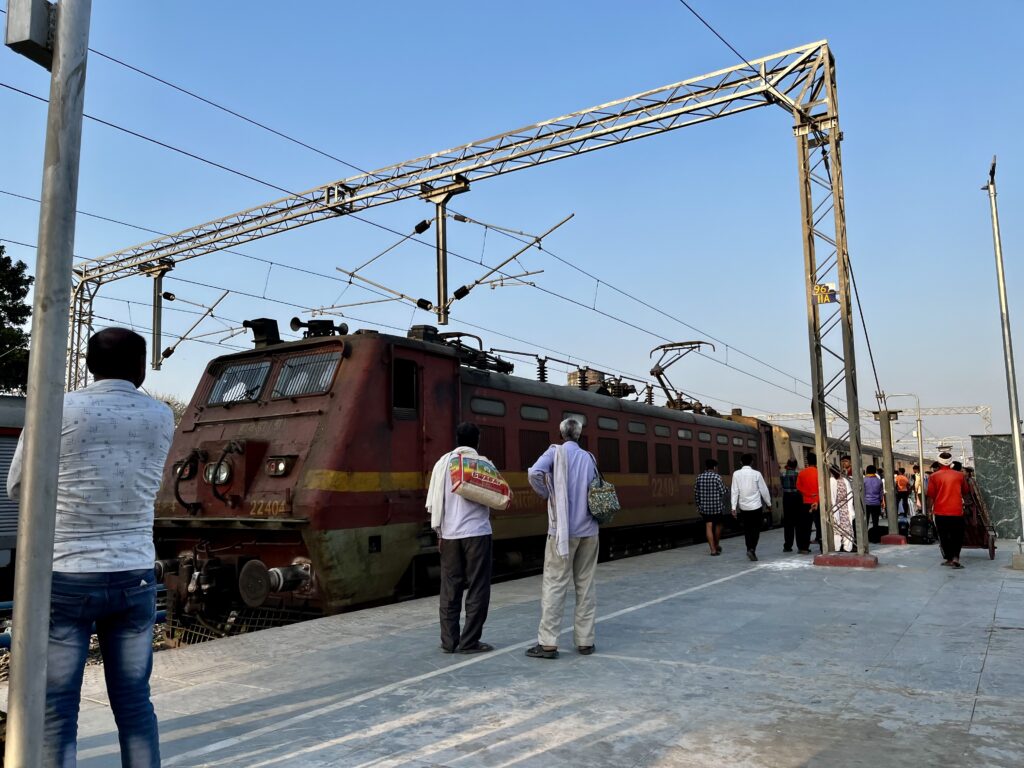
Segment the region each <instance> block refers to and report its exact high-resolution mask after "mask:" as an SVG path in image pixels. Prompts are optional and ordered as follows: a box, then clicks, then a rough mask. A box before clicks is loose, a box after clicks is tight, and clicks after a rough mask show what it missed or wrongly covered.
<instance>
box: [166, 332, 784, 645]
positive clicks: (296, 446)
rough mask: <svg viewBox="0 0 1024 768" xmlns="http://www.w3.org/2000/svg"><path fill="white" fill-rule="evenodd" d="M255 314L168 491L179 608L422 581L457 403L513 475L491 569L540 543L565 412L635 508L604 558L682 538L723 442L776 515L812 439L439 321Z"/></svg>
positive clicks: (303, 604) (730, 461) (261, 604)
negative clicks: (542, 366)
mask: <svg viewBox="0 0 1024 768" xmlns="http://www.w3.org/2000/svg"><path fill="white" fill-rule="evenodd" d="M246 325H247V326H249V327H250V328H251V329H252V330H253V335H254V340H255V347H254V349H252V350H248V351H245V352H240V353H236V354H231V355H226V356H223V357H219V358H216V359H214V360H213V361H211V363H210V364H209V365H208V367H207V370H206V372H205V373H204V375H203V376H202V378H201V380H200V383H199V385H198V388H197V389H196V392H195V394H194V395H193V398H192V400H191V402H190V404H189V406H188V408H187V410H186V412H185V414H184V416H183V418H182V420H181V423H180V424H179V427H178V429H177V431H176V433H175V437H174V442H173V444H172V447H171V452H170V455H169V457H168V461H167V465H166V467H165V469H164V475H163V478H162V484H161V488H160V491H159V493H158V496H157V500H156V516H155V531H154V535H155V541H156V548H157V558H158V561H157V564H156V565H157V571H158V574H159V577H160V578H161V579H162V580H163V581H164V583H165V584H166V587H167V592H168V600H169V609H170V611H171V614H172V615H174V616H175V617H177V618H176V620H177V621H178V622H179V623H180V624H182V625H185V624H187V623H188V622H189V621H192V620H197V621H203V622H206V623H207V624H208V622H209V621H210V619H211V617H217V620H220V621H223V620H224V617H237V616H243V615H245V612H246V611H249V612H250V615H251V614H252V612H254V611H260V612H262V613H263V614H266V613H267V612H271V613H273V612H278V613H279V614H280V615H281V616H285V615H296V614H305V615H324V614H333V613H337V612H340V611H344V610H346V609H350V608H353V607H356V606H363V605H368V604H373V603H379V602H386V601H390V600H394V599H396V598H400V597H404V596H413V595H416V594H424V593H425V592H426V591H428V590H429V589H430V588H431V585H432V583H433V582H434V581H435V580H436V577H437V569H438V554H437V541H436V537H435V536H434V533H433V531H431V529H430V526H429V518H428V516H427V514H426V512H425V509H424V501H425V496H426V487H427V483H428V481H429V476H430V470H431V467H432V466H433V464H434V462H435V461H436V459H437V457H438V456H439V455H441V454H442V453H443V452H444V451H446V450H449V449H450V448H451V444H452V435H453V434H454V428H455V425H456V424H457V423H458V422H459V421H462V420H471V421H474V422H475V423H477V424H478V425H479V427H480V430H481V444H480V452H481V453H482V454H484V455H486V456H488V457H489V458H490V459H491V460H492V461H494V462H495V464H496V465H497V466H498V467H499V469H501V470H502V473H503V475H504V476H505V478H506V479H507V480H508V481H509V483H510V485H511V486H512V488H513V491H514V498H513V503H512V505H511V506H510V507H509V508H508V509H507V510H505V511H504V512H494V513H493V515H492V524H493V529H494V552H495V564H496V572H497V573H514V572H515V571H516V570H517V569H522V568H527V567H530V564H531V563H537V562H539V558H540V557H541V552H542V548H543V540H544V536H545V534H546V532H547V526H548V519H547V511H546V506H545V503H544V502H543V500H541V499H540V498H539V497H537V496H536V495H535V494H534V493H532V491H531V490H530V488H529V485H528V482H527V477H526V470H527V468H528V467H529V466H530V465H531V464H532V463H533V462H534V461H535V460H536V458H537V457H538V456H539V455H540V454H541V453H542V452H543V451H544V450H545V449H546V448H547V447H548V446H549V445H550V444H551V443H552V442H556V441H557V440H558V424H559V422H560V421H561V420H562V419H564V418H567V417H569V416H572V417H574V418H576V419H577V420H579V421H581V422H582V423H583V425H584V430H583V437H582V439H581V441H580V443H581V445H582V446H583V447H585V448H587V449H588V450H590V451H591V452H593V453H594V454H595V456H596V457H597V460H598V463H599V466H600V467H601V470H602V472H603V474H604V476H605V477H606V478H607V479H608V480H609V481H610V482H612V483H613V484H615V486H616V488H617V489H618V491H619V497H620V500H621V503H622V507H623V511H622V512H621V513H620V514H619V515H618V516H617V517H616V519H615V521H614V523H613V524H612V525H611V526H608V527H606V528H603V529H602V532H601V538H602V556H603V557H610V556H618V555H619V554H627V553H634V552H641V551H650V550H652V549H657V548H662V547H664V546H670V545H671V543H672V542H671V541H670V539H671V537H672V535H680V536H681V533H680V532H682V531H685V530H688V528H689V526H691V525H692V523H694V522H695V521H697V520H698V514H697V511H696V509H695V507H694V504H693V482H694V479H695V477H696V474H698V473H699V472H700V471H701V468H702V467H703V464H704V461H705V460H706V459H707V458H710V457H714V458H716V459H717V460H718V462H719V466H720V469H721V471H722V474H723V475H725V476H726V477H725V480H726V483H728V475H729V474H731V472H732V471H733V470H734V469H737V468H738V467H739V466H740V457H741V456H742V454H744V453H748V452H749V453H752V454H754V455H755V457H756V461H755V466H756V467H757V468H758V469H759V470H760V471H761V472H762V473H763V474H764V476H765V478H766V479H767V480H768V483H769V485H770V486H771V490H772V495H773V497H774V498H775V502H774V504H773V506H774V509H772V510H771V511H770V514H769V516H768V519H766V524H771V523H772V522H777V521H778V520H779V518H780V516H781V505H780V503H779V501H778V497H779V493H778V490H779V489H778V476H779V473H778V469H779V460H780V458H779V457H780V456H781V461H782V462H783V463H784V462H785V460H786V458H789V456H790V455H798V452H797V451H796V450H795V449H794V446H795V445H796V443H794V444H793V446H791V445H790V444H789V442H788V433H787V432H786V430H783V429H781V428H779V427H773V426H772V425H770V424H768V423H765V422H762V421H758V420H756V419H751V418H748V417H742V416H741V415H739V414H736V415H735V416H733V417H730V418H718V417H713V416H708V415H704V414H701V413H695V412H692V411H684V410H675V409H670V408H666V407H659V406H655V405H652V404H647V403H643V402H636V401H633V400H628V399H625V398H623V397H621V396H617V395H621V394H622V391H621V390H622V389H623V388H621V387H620V388H619V390H620V391H619V392H616V391H613V389H614V388H609V387H601V386H592V385H588V384H587V380H586V376H584V377H583V381H582V386H580V385H577V386H572V385H559V384H554V383H549V382H546V381H535V380H531V379H526V378H521V377H516V376H512V375H511V371H512V365H511V364H510V363H509V362H507V361H506V360H503V359H501V358H499V357H497V356H495V355H494V354H492V353H488V352H485V351H483V349H482V345H478V346H479V347H480V348H477V347H474V346H473V345H472V344H470V343H467V342H466V339H467V336H468V335H467V334H459V333H454V334H452V333H448V334H441V333H438V332H437V330H436V329H434V328H432V327H430V326H416V327H414V328H413V329H412V330H411V331H410V332H409V334H408V336H407V337H401V336H396V335H387V334H383V333H379V332H377V331H372V330H358V331H355V332H354V333H351V334H350V333H348V329H347V328H345V327H344V326H343V325H342V326H340V327H337V326H335V325H334V324H333V323H332V322H331V321H328V320H312V321H310V322H309V323H300V322H298V321H293V327H305V328H307V331H306V333H305V337H304V338H302V339H300V340H297V341H289V342H281V341H280V338H279V335H278V331H277V324H276V322H275V321H273V320H268V319H261V320H254V321H247V323H246ZM780 450H785V451H786V453H785V454H781V453H779V451H780ZM800 458H801V459H802V458H803V457H802V456H801V457H800ZM801 463H802V461H801ZM691 533H692V532H691ZM230 620H231V619H229V621H230ZM240 623H244V621H240ZM282 623H284V622H283V621H282ZM221 626H223V625H221Z"/></svg>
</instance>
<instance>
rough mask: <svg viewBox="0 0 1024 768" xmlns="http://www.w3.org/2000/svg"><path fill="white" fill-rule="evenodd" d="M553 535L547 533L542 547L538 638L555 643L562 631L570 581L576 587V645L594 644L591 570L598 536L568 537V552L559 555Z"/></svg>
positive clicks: (556, 643) (594, 606) (553, 644)
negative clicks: (546, 540)
mask: <svg viewBox="0 0 1024 768" xmlns="http://www.w3.org/2000/svg"><path fill="white" fill-rule="evenodd" d="M555 547H556V545H555V537H554V536H548V543H547V546H546V547H545V548H544V580H543V583H542V586H541V592H540V628H539V629H538V630H537V642H538V643H540V644H541V645H547V646H557V645H558V637H559V635H560V634H561V633H562V616H563V614H564V613H565V596H566V593H568V591H569V585H570V583H571V584H573V585H574V586H575V588H576V611H575V614H574V619H573V642H574V643H575V644H576V647H577V648H579V647H581V646H588V645H593V644H594V619H595V618H596V616H597V592H596V590H595V588H594V572H595V571H596V570H597V552H598V537H597V536H584V537H583V538H577V539H569V556H568V557H561V556H560V555H559V554H558V551H557V549H556V548H555Z"/></svg>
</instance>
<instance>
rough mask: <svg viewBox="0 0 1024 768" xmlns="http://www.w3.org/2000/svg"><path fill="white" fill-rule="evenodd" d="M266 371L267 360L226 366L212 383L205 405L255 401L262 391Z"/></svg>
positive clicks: (267, 370)
mask: <svg viewBox="0 0 1024 768" xmlns="http://www.w3.org/2000/svg"><path fill="white" fill-rule="evenodd" d="M268 373H270V361H269V360H261V361H259V362H256V363H238V364H236V365H229V366H227V367H226V368H224V370H222V371H221V372H220V374H219V375H218V376H217V380H216V381H215V382H214V383H213V387H212V389H210V397H209V399H207V401H206V403H207V405H228V404H230V403H252V402H255V401H256V400H258V399H259V396H260V392H262V391H263V385H264V384H265V383H266V381H267V374H268Z"/></svg>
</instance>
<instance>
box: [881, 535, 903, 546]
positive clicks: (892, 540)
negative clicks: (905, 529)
mask: <svg viewBox="0 0 1024 768" xmlns="http://www.w3.org/2000/svg"><path fill="white" fill-rule="evenodd" d="M906 543H907V537H906V536H903V535H901V534H899V533H887V534H885V536H883V537H882V544H906Z"/></svg>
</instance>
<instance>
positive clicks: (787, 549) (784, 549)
mask: <svg viewBox="0 0 1024 768" xmlns="http://www.w3.org/2000/svg"><path fill="white" fill-rule="evenodd" d="M782 551H783V552H792V551H793V548H792V547H783V548H782Z"/></svg>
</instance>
